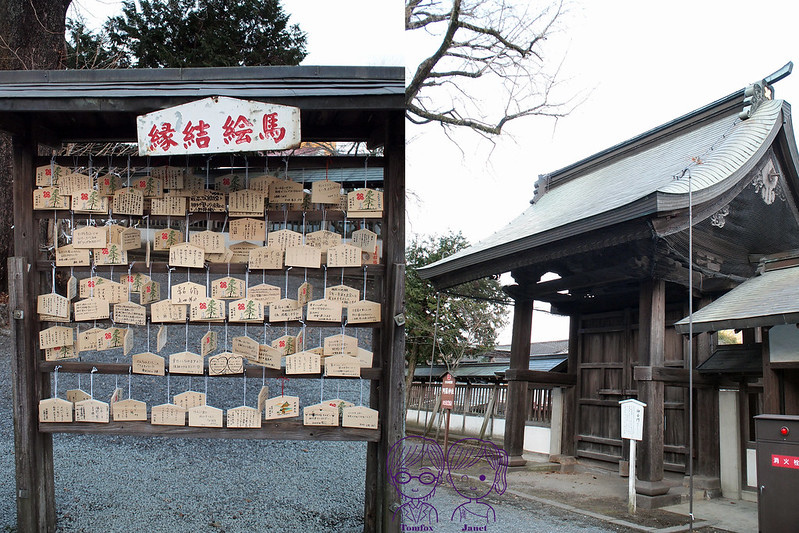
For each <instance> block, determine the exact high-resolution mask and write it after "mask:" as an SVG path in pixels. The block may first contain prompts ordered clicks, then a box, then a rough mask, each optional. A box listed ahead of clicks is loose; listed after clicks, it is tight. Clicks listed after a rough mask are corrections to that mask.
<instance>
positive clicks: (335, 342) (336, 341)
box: [324, 334, 358, 356]
mask: <svg viewBox="0 0 799 533" xmlns="http://www.w3.org/2000/svg"><path fill="white" fill-rule="evenodd" d="M324 351H325V355H352V356H357V355H358V339H357V338H355V337H350V336H349V335H342V334H338V335H333V336H331V337H326V338H325V341H324Z"/></svg>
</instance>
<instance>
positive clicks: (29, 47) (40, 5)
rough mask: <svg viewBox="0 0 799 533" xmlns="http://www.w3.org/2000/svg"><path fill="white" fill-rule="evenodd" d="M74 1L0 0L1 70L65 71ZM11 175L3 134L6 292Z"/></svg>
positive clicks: (0, 228) (1, 242)
mask: <svg viewBox="0 0 799 533" xmlns="http://www.w3.org/2000/svg"><path fill="white" fill-rule="evenodd" d="M71 1H72V0H57V1H53V0H0V70H52V69H60V68H63V62H64V58H65V56H66V44H65V40H64V32H65V30H66V27H65V26H66V15H67V8H68V7H69V4H70V3H71ZM11 176H12V167H11V139H10V136H9V135H8V134H6V133H4V132H0V291H3V292H7V290H8V270H7V259H8V257H9V256H10V255H11V254H12V253H13V242H14V239H13V236H12V229H11V228H12V226H13V225H14V210H13V209H12V205H13V203H12V198H11V191H12V185H11ZM31 178H32V177H31ZM31 201H32V200H31Z"/></svg>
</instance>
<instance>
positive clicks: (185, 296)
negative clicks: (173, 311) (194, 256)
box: [170, 281, 208, 304]
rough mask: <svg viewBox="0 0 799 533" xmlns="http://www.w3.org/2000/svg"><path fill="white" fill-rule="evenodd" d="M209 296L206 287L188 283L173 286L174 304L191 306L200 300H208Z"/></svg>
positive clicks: (172, 298)
mask: <svg viewBox="0 0 799 533" xmlns="http://www.w3.org/2000/svg"><path fill="white" fill-rule="evenodd" d="M207 297H208V295H207V294H206V291H205V285H200V284H199V283H194V282H191V281H187V282H186V283H178V284H177V285H173V286H172V296H171V297H170V300H172V303H173V304H191V303H194V302H196V301H198V300H199V299H200V298H207Z"/></svg>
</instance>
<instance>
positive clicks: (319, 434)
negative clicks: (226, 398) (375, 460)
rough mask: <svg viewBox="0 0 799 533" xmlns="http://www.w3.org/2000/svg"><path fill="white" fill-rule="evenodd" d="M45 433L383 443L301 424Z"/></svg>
mask: <svg viewBox="0 0 799 533" xmlns="http://www.w3.org/2000/svg"><path fill="white" fill-rule="evenodd" d="M39 431H41V432H44V433H78V434H83V435H85V434H93V435H137V436H151V437H186V438H199V439H268V440H326V441H367V442H377V441H379V440H380V429H379V428H378V429H360V428H344V427H332V426H331V427H326V426H305V425H303V423H302V420H280V421H270V420H265V421H262V422H261V427H260V428H257V429H256V428H228V427H224V428H201V427H190V426H160V425H152V424H151V423H150V422H149V421H147V422H145V421H141V422H113V421H112V422H109V423H107V424H99V423H82V422H72V423H41V424H39Z"/></svg>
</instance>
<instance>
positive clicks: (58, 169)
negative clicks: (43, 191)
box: [36, 164, 70, 187]
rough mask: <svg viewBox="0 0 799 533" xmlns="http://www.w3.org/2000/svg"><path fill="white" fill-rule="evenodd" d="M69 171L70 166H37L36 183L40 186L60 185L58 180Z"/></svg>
mask: <svg viewBox="0 0 799 533" xmlns="http://www.w3.org/2000/svg"><path fill="white" fill-rule="evenodd" d="M69 173H70V172H69V168H68V167H62V166H61V165H55V164H50V165H42V166H39V167H36V185H37V186H39V187H41V186H44V185H58V181H59V180H60V179H61V178H62V177H63V176H66V175H67V174H69Z"/></svg>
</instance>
